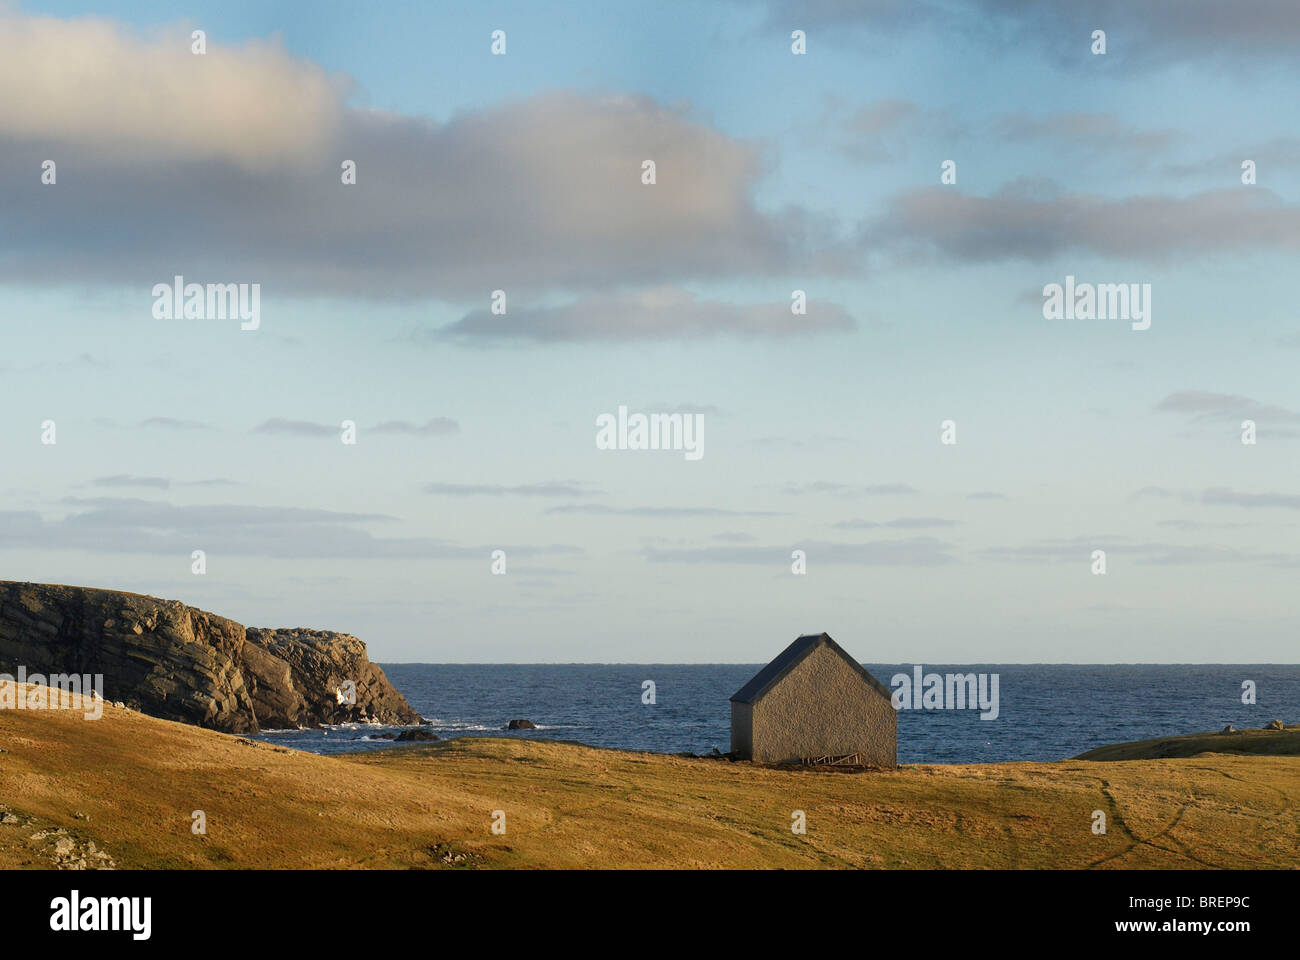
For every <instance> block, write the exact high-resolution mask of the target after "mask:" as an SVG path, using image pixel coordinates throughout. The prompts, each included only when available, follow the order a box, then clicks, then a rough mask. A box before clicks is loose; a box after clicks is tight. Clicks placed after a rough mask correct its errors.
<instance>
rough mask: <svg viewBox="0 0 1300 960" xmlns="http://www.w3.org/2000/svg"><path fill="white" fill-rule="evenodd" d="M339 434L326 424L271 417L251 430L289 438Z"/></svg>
mask: <svg viewBox="0 0 1300 960" xmlns="http://www.w3.org/2000/svg"><path fill="white" fill-rule="evenodd" d="M338 432H339V428H338V427H335V426H331V425H330V424H328V423H311V422H310V421H307V420H286V419H284V418H283V417H273V418H271V419H270V420H265V421H263V422H262V423H259V424H258V425H257V426H256V427H254V428H253V433H272V434H277V435H280V436H290V437H328V436H334V435H335V434H337V433H338Z"/></svg>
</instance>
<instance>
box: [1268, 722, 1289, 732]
mask: <svg viewBox="0 0 1300 960" xmlns="http://www.w3.org/2000/svg"><path fill="white" fill-rule="evenodd" d="M1264 729H1265V730H1285V729H1286V724H1285V723H1283V722H1282V721H1281V720H1274V721H1273V722H1272V723H1270V724H1269V725H1268V726H1267V727H1265V728H1264Z"/></svg>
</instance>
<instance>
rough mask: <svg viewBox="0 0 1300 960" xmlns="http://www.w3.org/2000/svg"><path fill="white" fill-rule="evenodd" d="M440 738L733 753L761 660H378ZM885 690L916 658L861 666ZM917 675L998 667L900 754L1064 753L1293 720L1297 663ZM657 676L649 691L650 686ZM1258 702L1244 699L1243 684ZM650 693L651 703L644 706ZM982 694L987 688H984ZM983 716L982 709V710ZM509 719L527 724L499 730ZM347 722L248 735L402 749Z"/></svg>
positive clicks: (927, 720)
mask: <svg viewBox="0 0 1300 960" xmlns="http://www.w3.org/2000/svg"><path fill="white" fill-rule="evenodd" d="M381 666H382V667H383V669H384V672H385V673H387V674H388V679H389V680H390V681H391V682H392V684H393V685H394V686H395V687H396V688H397V689H398V690H400V691H401V692H402V693H403V694H405V696H406V698H407V700H408V701H409V702H410V704H411V706H412V707H414V708H415V709H416V710H417V711H418V712H419V713H420V714H421V715H422V716H423V717H424V718H425V720H426V721H427V724H426V725H427V726H428V727H429V728H431V729H432V730H433V731H434V732H435V733H436V734H437V735H438V736H439V737H440V738H443V739H446V738H451V737H483V736H492V737H501V736H510V737H521V738H527V739H547V740H565V741H576V742H578V743H583V744H587V745H589V746H594V747H612V748H616V749H620V750H638V751H649V752H653V753H694V754H704V753H709V752H710V751H712V750H714V749H717V750H719V751H722V752H726V751H727V750H728V749H730V736H731V735H730V722H731V708H730V704H729V702H728V701H729V699H730V697H731V695H732V694H733V693H735V692H736V691H737V690H739V689H740V688H741V687H742V686H743V685H744V684H745V682H746V681H747V680H749V678H750V677H752V676H753V675H754V674H755V673H757V672H758V670H759V669H760V668H761V666H762V665H761V664H749V665H744V664H641V665H636V664H531V665H529V664H497V665H484V664H430V663H390V664H381ZM864 666H865V667H866V668H867V669H868V670H869V671H870V672H871V673H872V674H873V675H874V676H875V677H876V678H877V679H878V680H880V682H881V683H883V684H884V685H885V686H887V687H890V688H891V689H894V688H895V686H896V685H895V684H894V683H892V678H893V677H894V676H895V675H897V674H907V675H908V676H909V677H911V676H913V665H912V664H902V665H890V664H864ZM924 672H925V673H927V674H929V673H938V674H948V673H960V674H967V673H976V674H987V675H989V676H990V677H991V676H992V675H995V674H996V675H997V677H998V681H997V689H998V715H997V717H996V718H988V719H981V716H980V714H981V711H980V710H978V709H964V710H960V709H930V710H926V709H904V710H899V711H898V762H899V763H900V764H910V763H990V762H997V761H1010V760H1062V759H1065V758H1068V757H1073V756H1076V755H1078V754H1080V753H1082V752H1084V751H1085V750H1090V749H1092V748H1093V747H1099V746H1103V745H1105V744H1110V743H1119V742H1123V741H1128V740H1145V739H1147V738H1150V737H1162V736H1172V735H1178V734H1183V733H1200V732H1205V731H1211V730H1220V729H1222V728H1223V727H1224V726H1226V725H1228V724H1232V725H1233V726H1235V727H1237V728H1238V729H1255V728H1259V727H1263V726H1264V725H1265V724H1267V723H1268V722H1269V721H1271V720H1273V719H1280V720H1282V721H1284V722H1285V723H1287V724H1293V723H1300V665H1258V664H1256V665H1235V666H1234V665H1221V664H1215V665H1188V664H1178V665H1131V664H1114V665H1103V666H1083V665H1063V664H1053V665H1043V664H981V665H969V664H967V665H963V666H942V665H931V664H926V665H925V667H924ZM646 681H651V682H653V688H649V687H647V686H646ZM1247 681H1249V682H1250V683H1251V684H1253V690H1254V694H1255V699H1256V702H1255V703H1253V704H1247V703H1243V702H1242V700H1243V692H1244V690H1245V689H1246V688H1245V687H1244V686H1243V684H1245V683H1246V682H1247ZM650 689H653V694H654V696H653V700H654V702H653V703H646V702H644V700H646V699H649V697H648V695H647V694H648V693H649V691H650ZM989 689H991V687H990V688H989ZM985 712H987V711H985ZM512 719H525V720H530V721H531V722H533V723H534V724H536V726H537V729H535V730H524V731H509V732H507V731H506V730H505V727H506V725H507V723H508V722H509V721H510V720H512ZM401 729H402V728H400V727H386V726H382V725H378V724H343V725H338V726H331V727H327V728H325V729H316V730H269V731H263V732H262V733H260V734H257V735H256V736H257V739H260V740H265V741H268V742H271V743H275V744H279V745H281V746H286V747H292V748H296V749H299V750H306V751H310V752H312V753H341V752H347V751H357V750H401V749H407V745H406V744H394V743H393V742H392V741H391V740H388V739H383V738H379V737H377V736H376V735H377V734H381V733H385V732H397V731H400V730H401Z"/></svg>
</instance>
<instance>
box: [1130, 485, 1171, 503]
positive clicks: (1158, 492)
mask: <svg viewBox="0 0 1300 960" xmlns="http://www.w3.org/2000/svg"><path fill="white" fill-rule="evenodd" d="M1175 496H1177V494H1176V493H1174V492H1173V491H1172V490H1169V489H1168V488H1166V487H1143V488H1142V489H1141V490H1135V491H1134V492H1133V496H1132V497H1130V498H1129V499H1131V500H1150V499H1154V500H1168V499H1169V498H1170V497H1175Z"/></svg>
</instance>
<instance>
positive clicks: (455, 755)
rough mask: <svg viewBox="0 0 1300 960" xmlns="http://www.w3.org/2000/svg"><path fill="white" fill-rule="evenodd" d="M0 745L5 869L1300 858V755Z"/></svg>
mask: <svg viewBox="0 0 1300 960" xmlns="http://www.w3.org/2000/svg"><path fill="white" fill-rule="evenodd" d="M1215 743H1216V744H1217V743H1218V741H1217V740H1216V741H1215ZM0 750H3V751H5V752H3V753H0V805H2V806H3V810H0V821H3V822H0V867H2V868H14V867H28V868H51V867H54V866H56V865H58V864H63V865H65V866H66V865H68V864H79V863H80V862H81V861H82V860H85V861H86V863H87V864H88V865H92V866H93V865H106V864H108V863H113V864H115V865H116V866H117V867H118V868H119V869H121V868H139V867H180V868H185V867H200V868H212V867H251V868H280V867H308V868H338V867H341V868H366V867H397V868H402V867H428V868H439V869H443V868H446V869H463V868H473V867H641V866H650V867H890V868H896V867H903V868H918V867H955V868H963V867H966V868H969V867H994V868H998V867H1062V868H1077V869H1084V868H1094V867H1097V868H1109V867H1144V868H1160V867H1229V868H1232V867H1296V866H1300V818H1298V817H1297V813H1296V806H1295V804H1296V801H1297V799H1300V757H1296V756H1240V755H1237V756H1229V755H1223V754H1213V755H1203V756H1198V757H1196V758H1194V759H1182V760H1172V759H1146V760H1131V761H1129V762H1123V763H1105V764H1101V763H1095V762H1090V761H1086V760H1079V759H1076V760H1069V761H1063V762H1059V763H999V764H969V765H952V766H948V765H944V766H917V767H907V768H903V769H899V770H897V771H893V772H887V773H838V772H832V771H827V770H784V769H771V768H764V767H758V766H754V765H751V764H746V763H728V762H726V761H719V760H707V759H687V758H680V757H671V756H662V755H656V754H642V753H628V752H622V751H614V750H601V749H594V748H590V747H584V746H579V745H576V744H566V743H554V742H538V741H523V740H512V739H498V738H485V739H478V738H474V739H462V740H457V741H449V742H444V743H436V744H429V745H419V746H410V747H402V748H397V749H393V750H386V751H379V752H372V753H368V754H360V755H349V756H333V757H325V756H315V755H310V754H304V753H299V752H296V751H290V750H286V749H284V748H281V747H275V746H270V745H266V744H260V743H253V742H252V741H248V740H245V739H242V738H240V737H237V736H232V735H228V734H222V733H216V732H212V731H208V730H202V729H199V728H196V727H191V726H186V725H184V724H180V723H172V722H169V721H165V720H157V719H153V718H151V717H147V716H145V715H143V714H139V713H134V712H131V711H127V710H124V709H118V708H113V707H106V709H105V713H104V716H103V718H102V719H100V720H98V721H86V720H84V719H82V717H81V714H80V713H77V712H72V711H14V710H4V711H0ZM1096 752H1097V751H1094V753H1096ZM195 810H202V811H204V812H205V814H206V817H207V835H206V836H197V835H195V834H194V833H192V832H191V822H192V821H191V813H192V812H193V811H195ZM494 810H504V811H505V814H506V834H505V835H504V836H497V835H493V834H492V832H491V829H490V828H491V823H492V811H494ZM795 810H803V811H804V812H805V814H806V817H807V834H806V835H804V836H796V835H794V834H793V833H792V832H791V829H790V824H791V815H792V812H793V811H795ZM1094 810H1102V811H1104V812H1105V813H1106V816H1107V819H1108V826H1109V829H1108V832H1107V833H1106V834H1105V835H1104V836H1098V835H1094V834H1093V833H1092V830H1091V825H1092V812H1093V811H1094ZM92 845H93V846H92Z"/></svg>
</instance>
